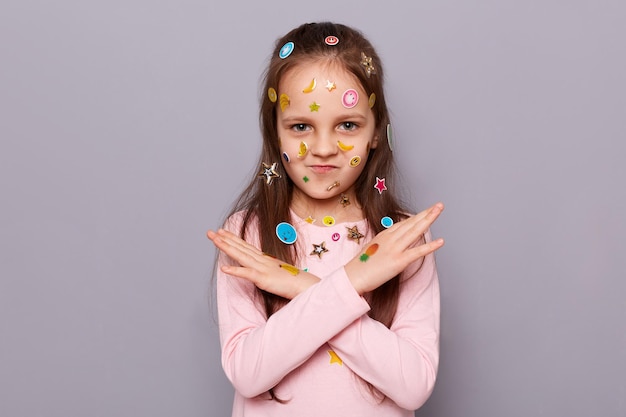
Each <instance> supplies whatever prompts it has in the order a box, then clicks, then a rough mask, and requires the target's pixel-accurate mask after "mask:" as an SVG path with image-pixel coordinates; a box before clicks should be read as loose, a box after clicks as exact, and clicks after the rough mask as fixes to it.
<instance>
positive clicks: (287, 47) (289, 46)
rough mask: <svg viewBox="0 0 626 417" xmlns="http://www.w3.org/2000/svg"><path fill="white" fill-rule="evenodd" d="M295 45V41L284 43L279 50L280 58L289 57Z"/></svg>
mask: <svg viewBox="0 0 626 417" xmlns="http://www.w3.org/2000/svg"><path fill="white" fill-rule="evenodd" d="M293 47H294V44H293V42H287V43H286V44H284V45H283V47H282V48H280V51H278V57H279V58H280V59H285V58H287V57H288V56H289V55H291V53H292V52H293Z"/></svg>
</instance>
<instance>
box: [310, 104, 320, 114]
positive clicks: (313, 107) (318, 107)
mask: <svg viewBox="0 0 626 417" xmlns="http://www.w3.org/2000/svg"><path fill="white" fill-rule="evenodd" d="M309 108H310V109H311V111H312V112H313V111H318V110H319V109H320V105H319V104H317V103H316V102H313V103H312V104H311V105H310V106H309Z"/></svg>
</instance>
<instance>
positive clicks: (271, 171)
mask: <svg viewBox="0 0 626 417" xmlns="http://www.w3.org/2000/svg"><path fill="white" fill-rule="evenodd" d="M262 164H263V167H262V168H261V172H260V173H259V178H265V183H266V184H267V185H271V184H272V181H273V180H274V178H280V175H279V174H278V172H276V167H277V166H278V163H277V162H274V163H273V164H272V165H268V164H266V163H265V162H262Z"/></svg>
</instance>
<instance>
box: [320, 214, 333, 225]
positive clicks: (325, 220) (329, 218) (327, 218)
mask: <svg viewBox="0 0 626 417" xmlns="http://www.w3.org/2000/svg"><path fill="white" fill-rule="evenodd" d="M322 223H324V224H325V225H326V226H332V225H333V224H335V218H334V217H333V216H325V217H324V218H323V219H322Z"/></svg>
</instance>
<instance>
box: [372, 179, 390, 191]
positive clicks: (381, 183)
mask: <svg viewBox="0 0 626 417" xmlns="http://www.w3.org/2000/svg"><path fill="white" fill-rule="evenodd" d="M374 188H376V189H377V190H378V194H382V193H383V191H385V190H386V189H387V186H386V185H385V179H384V178H382V179H381V178H378V177H376V185H375V186H374Z"/></svg>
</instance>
